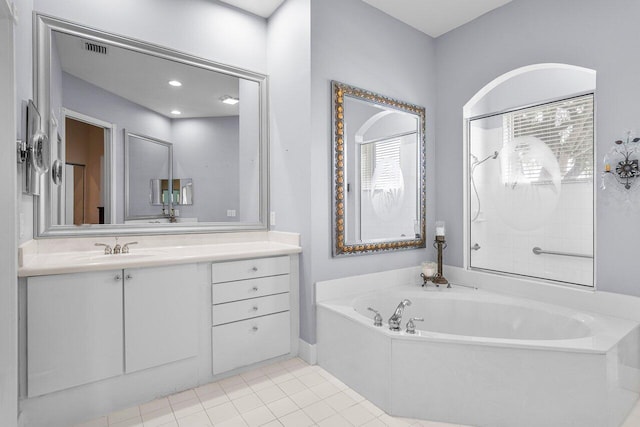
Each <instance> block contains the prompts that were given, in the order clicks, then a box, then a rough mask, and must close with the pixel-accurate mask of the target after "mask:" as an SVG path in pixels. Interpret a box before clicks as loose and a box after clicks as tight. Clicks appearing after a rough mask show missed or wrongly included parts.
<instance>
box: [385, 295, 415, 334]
mask: <svg viewBox="0 0 640 427" xmlns="http://www.w3.org/2000/svg"><path fill="white" fill-rule="evenodd" d="M408 305H411V301H409V300H408V299H403V300H402V301H401V302H400V304H398V307H397V308H396V311H395V312H394V313H393V315H392V316H391V317H390V318H389V329H391V330H392V331H399V330H400V322H402V313H403V312H404V308H405V307H406V306H408Z"/></svg>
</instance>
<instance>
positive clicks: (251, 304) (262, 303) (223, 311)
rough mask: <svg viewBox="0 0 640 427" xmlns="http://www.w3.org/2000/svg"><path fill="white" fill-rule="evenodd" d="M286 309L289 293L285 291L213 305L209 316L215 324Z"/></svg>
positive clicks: (287, 308)
mask: <svg viewBox="0 0 640 427" xmlns="http://www.w3.org/2000/svg"><path fill="white" fill-rule="evenodd" d="M288 310H289V293H285V294H278V295H270V296H268V297H262V298H252V299H247V300H244V301H236V302H229V303H226V304H218V305H214V306H213V307H212V309H211V318H212V319H213V325H214V326H215V325H222V324H224V323H230V322H237V321H238V320H244V319H250V318H252V317H258V316H264V315H267V314H273V313H278V312H281V311H288Z"/></svg>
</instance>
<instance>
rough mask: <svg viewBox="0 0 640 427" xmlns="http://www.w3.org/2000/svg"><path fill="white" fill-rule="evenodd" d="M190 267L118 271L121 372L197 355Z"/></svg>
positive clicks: (193, 279)
mask: <svg viewBox="0 0 640 427" xmlns="http://www.w3.org/2000/svg"><path fill="white" fill-rule="evenodd" d="M197 279H198V276H197V268H196V265H195V264H187V265H174V266H168V267H157V268H156V267H153V268H138V269H127V270H125V271H124V319H125V321H124V324H125V331H124V335H125V370H126V372H135V371H139V370H142V369H146V368H151V367H153V366H159V365H164V364H166V363H170V362H174V361H176V360H181V359H186V358H188V357H192V356H196V355H197V354H198V297H197V294H198V283H197Z"/></svg>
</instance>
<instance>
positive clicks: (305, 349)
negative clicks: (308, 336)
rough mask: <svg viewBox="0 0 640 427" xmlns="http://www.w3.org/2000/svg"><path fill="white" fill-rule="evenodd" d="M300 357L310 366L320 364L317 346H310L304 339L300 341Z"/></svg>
mask: <svg viewBox="0 0 640 427" xmlns="http://www.w3.org/2000/svg"><path fill="white" fill-rule="evenodd" d="M298 356H299V357H300V358H301V359H302V360H304V361H305V362H307V363H308V364H309V365H315V364H316V363H317V362H318V357H317V356H318V355H317V353H316V345H315V344H309V343H308V342H306V341H304V340H303V339H299V344H298Z"/></svg>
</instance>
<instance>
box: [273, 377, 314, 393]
mask: <svg viewBox="0 0 640 427" xmlns="http://www.w3.org/2000/svg"><path fill="white" fill-rule="evenodd" d="M278 387H280V388H281V389H282V391H284V392H285V393H286V394H288V395H289V396H291V395H292V394H294V393H298V392H300V391H302V390H306V388H307V386H305V385H304V384H302V383H301V382H300V380H298V379H297V378H294V379H292V380H289V381H285V382H283V383H280V384H278Z"/></svg>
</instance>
